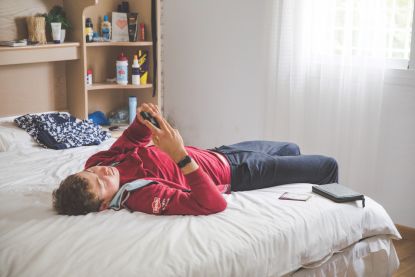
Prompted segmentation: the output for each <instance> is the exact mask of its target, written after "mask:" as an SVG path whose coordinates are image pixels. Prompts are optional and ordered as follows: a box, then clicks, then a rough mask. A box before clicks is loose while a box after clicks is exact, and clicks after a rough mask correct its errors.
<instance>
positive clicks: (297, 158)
mask: <svg viewBox="0 0 415 277" xmlns="http://www.w3.org/2000/svg"><path fill="white" fill-rule="evenodd" d="M211 150H213V151H216V152H219V153H221V154H223V155H224V156H225V157H226V158H227V159H228V161H229V164H230V166H231V190H232V191H243V190H253V189H261V188H266V187H273V186H278V185H284V184H292V183H312V184H318V185H321V184H329V183H334V182H337V180H338V172H337V169H338V168H337V162H336V160H335V159H333V158H330V157H326V156H320V155H301V153H300V148H299V147H298V146H297V145H296V144H294V143H289V142H275V141H245V142H241V143H237V144H232V145H228V146H225V145H224V146H221V147H217V148H214V149H211Z"/></svg>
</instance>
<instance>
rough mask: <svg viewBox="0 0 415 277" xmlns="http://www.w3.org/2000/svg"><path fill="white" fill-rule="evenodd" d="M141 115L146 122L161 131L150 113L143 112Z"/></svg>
mask: <svg viewBox="0 0 415 277" xmlns="http://www.w3.org/2000/svg"><path fill="white" fill-rule="evenodd" d="M140 114H141V116H142V117H143V118H144V119H145V120H148V121H150V123H151V124H153V125H154V126H156V127H157V128H159V129H161V128H160V125H159V123H158V122H157V120H156V119H155V118H154V117H153V116H152V115H151V114H149V113H148V112H141V113H140Z"/></svg>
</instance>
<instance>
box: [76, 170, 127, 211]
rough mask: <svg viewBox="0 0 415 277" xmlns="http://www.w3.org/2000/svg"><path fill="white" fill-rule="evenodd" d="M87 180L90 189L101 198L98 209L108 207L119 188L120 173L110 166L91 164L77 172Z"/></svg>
mask: <svg viewBox="0 0 415 277" xmlns="http://www.w3.org/2000/svg"><path fill="white" fill-rule="evenodd" d="M78 175H79V176H81V177H83V178H85V179H87V180H88V184H89V187H90V190H91V191H92V192H93V193H94V194H95V195H96V196H98V198H99V199H100V200H103V202H102V205H101V207H100V211H101V210H104V209H106V208H108V205H109V203H110V202H111V200H112V198H113V197H114V196H115V194H116V193H117V191H118V189H119V188H120V173H119V171H118V169H116V168H115V167H112V166H93V167H90V168H88V169H85V170H84V171H81V172H79V173H78Z"/></svg>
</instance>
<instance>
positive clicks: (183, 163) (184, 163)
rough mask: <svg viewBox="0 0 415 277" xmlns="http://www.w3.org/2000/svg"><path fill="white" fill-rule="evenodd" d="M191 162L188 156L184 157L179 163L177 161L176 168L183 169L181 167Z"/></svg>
mask: <svg viewBox="0 0 415 277" xmlns="http://www.w3.org/2000/svg"><path fill="white" fill-rule="evenodd" d="M191 161H192V159H191V158H190V156H189V155H186V157H184V158H183V159H182V160H181V161H179V162H178V163H177V166H178V167H179V168H183V167H185V166H186V165H187V164H189V163H190V162H191Z"/></svg>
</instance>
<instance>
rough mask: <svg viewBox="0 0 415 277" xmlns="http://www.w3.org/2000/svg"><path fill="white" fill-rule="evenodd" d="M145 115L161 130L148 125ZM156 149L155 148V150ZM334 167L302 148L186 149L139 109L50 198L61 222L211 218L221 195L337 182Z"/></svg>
mask: <svg viewBox="0 0 415 277" xmlns="http://www.w3.org/2000/svg"><path fill="white" fill-rule="evenodd" d="M142 111H144V112H148V113H149V114H151V115H152V116H153V117H154V118H155V119H156V120H157V122H158V123H159V125H160V129H159V128H157V127H155V126H154V125H153V124H152V123H150V121H148V120H145V119H144V118H143V117H142V116H141V115H140V112H142ZM151 141H152V142H153V143H151ZM337 176H338V175H337V163H336V161H335V160H334V159H332V158H329V157H325V156H318V155H301V154H300V150H299V148H298V146H297V145H295V144H293V143H285V142H270V141H248V142H241V143H238V144H233V145H230V146H221V147H218V148H214V149H211V150H203V149H200V148H196V147H191V146H184V144H183V139H182V137H181V136H180V133H179V131H178V130H177V129H173V128H172V127H171V126H170V124H169V123H168V122H167V121H166V120H165V119H164V118H163V117H162V115H161V113H160V111H159V110H158V108H157V106H155V105H153V104H142V105H141V106H140V107H139V108H138V109H137V118H136V120H135V121H134V122H133V123H132V124H131V126H130V127H129V128H128V129H127V130H125V131H124V133H123V135H122V136H121V137H120V138H119V139H118V140H117V141H116V142H115V143H114V144H113V145H112V146H111V148H110V149H109V150H107V151H101V152H98V153H96V154H95V155H93V156H91V157H90V158H89V159H88V160H87V162H86V164H85V169H84V170H83V171H81V172H78V173H76V174H73V175H70V176H68V177H67V178H66V179H65V180H63V181H62V182H61V184H60V186H59V188H58V189H57V190H55V191H54V192H53V206H54V208H55V210H56V211H57V212H58V213H59V214H67V215H80V214H87V213H89V212H97V211H102V210H105V209H107V208H113V209H120V208H126V209H129V210H132V211H140V212H144V213H149V214H157V215H208V214H213V213H218V212H221V211H223V210H224V209H225V208H226V200H225V199H224V198H223V196H222V194H221V193H230V191H243V190H253V189H260V188H265V187H271V186H278V185H282V184H290V183H313V184H327V183H332V182H337Z"/></svg>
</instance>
